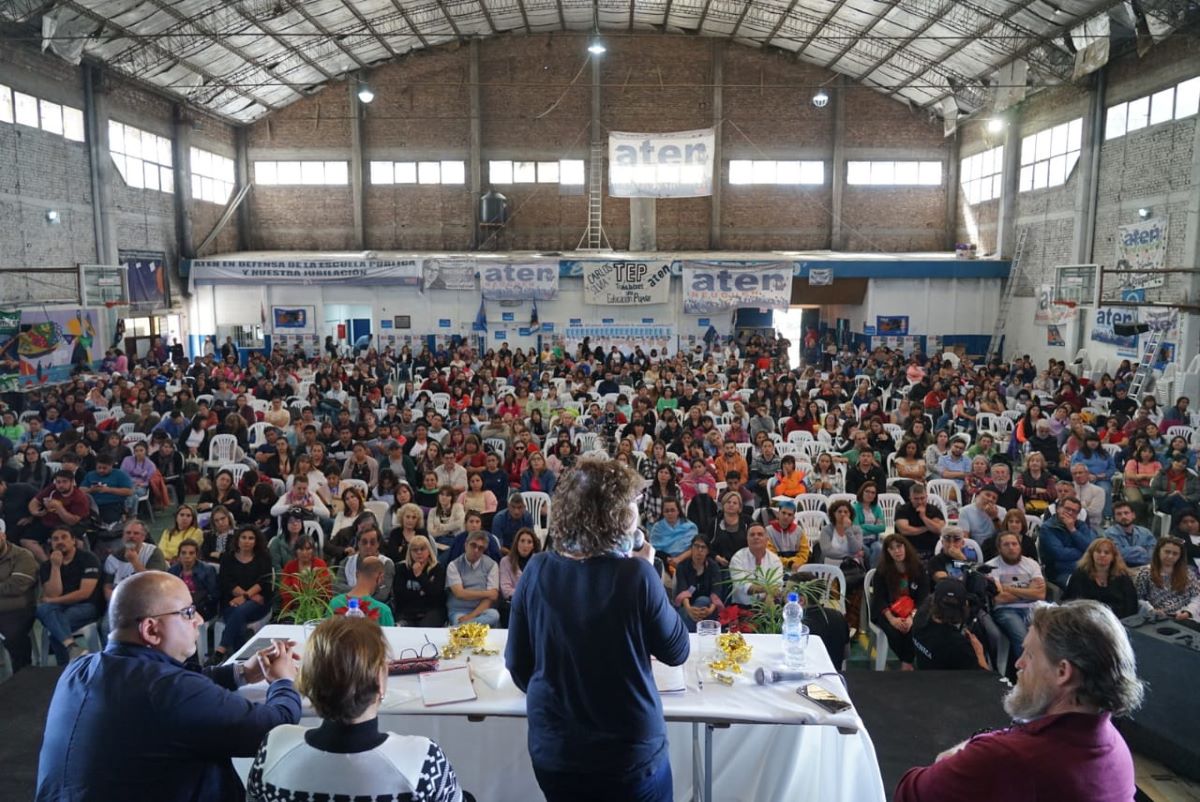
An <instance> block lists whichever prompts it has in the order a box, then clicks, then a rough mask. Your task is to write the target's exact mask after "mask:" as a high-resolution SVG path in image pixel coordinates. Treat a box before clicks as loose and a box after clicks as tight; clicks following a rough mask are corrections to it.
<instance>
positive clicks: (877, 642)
mask: <svg viewBox="0 0 1200 802" xmlns="http://www.w3.org/2000/svg"><path fill="white" fill-rule="evenodd" d="M874 579H875V569H874V568H872V569H871V570H870V571H867V577H866V579H865V580H864V583H865V584H864V585H863V601H862V615H860V616H859V621H860V622H866V624H867V629H866V632H867V653H868V654H869V653H870V652H871V650H872V649H874V650H875V657H874V668H875V670H876V671H883V670H884V668H886V667H887V658H888V639H887V634H886V633H885V632H884V631H883V628H882V627H880V626H878V625H877V624H876V623H875V622H874V621H872V620H871V603H872V602H873V601H874V598H873V596H874V594H873V593H872V592H871V588H872V582H873V581H874ZM859 629H862V627H861V626H860V627H859Z"/></svg>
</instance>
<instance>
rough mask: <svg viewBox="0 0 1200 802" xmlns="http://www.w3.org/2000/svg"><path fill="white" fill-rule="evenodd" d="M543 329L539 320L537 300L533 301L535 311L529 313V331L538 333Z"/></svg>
mask: <svg viewBox="0 0 1200 802" xmlns="http://www.w3.org/2000/svg"><path fill="white" fill-rule="evenodd" d="M541 330H542V324H541V322H540V321H538V311H537V301H534V302H533V311H532V312H530V313H529V333H530V334H537V333H538V332H539V331H541Z"/></svg>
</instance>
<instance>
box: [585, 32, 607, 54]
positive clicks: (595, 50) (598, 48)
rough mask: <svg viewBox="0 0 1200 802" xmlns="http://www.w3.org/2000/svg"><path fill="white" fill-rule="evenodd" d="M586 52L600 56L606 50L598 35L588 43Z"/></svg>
mask: <svg viewBox="0 0 1200 802" xmlns="http://www.w3.org/2000/svg"><path fill="white" fill-rule="evenodd" d="M588 52H589V53H591V54H592V55H593V56H602V55H604V54H605V53H607V52H608V48H607V47H605V46H604V42H603V41H601V39H600V37H599V36H596V37H593V38H592V41H591V42H589V43H588Z"/></svg>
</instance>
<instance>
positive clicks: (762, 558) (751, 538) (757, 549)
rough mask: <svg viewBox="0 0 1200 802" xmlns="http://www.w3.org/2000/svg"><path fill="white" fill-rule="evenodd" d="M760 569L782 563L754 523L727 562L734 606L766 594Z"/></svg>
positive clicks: (760, 525) (748, 602)
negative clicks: (755, 578)
mask: <svg viewBox="0 0 1200 802" xmlns="http://www.w3.org/2000/svg"><path fill="white" fill-rule="evenodd" d="M760 568H761V569H762V570H763V572H766V571H770V570H771V569H776V570H778V571H779V572H780V573H781V574H782V572H783V562H782V561H781V560H780V559H779V555H778V554H776V553H775V552H773V551H770V550H769V549H767V529H766V527H764V526H763V525H762V524H760V523H757V522H756V523H752V524H750V528H749V529H747V530H746V548H744V549H739V550H738V551H737V553H736V554H734V555H733V557H732V558H731V559H730V560H729V576H730V579H731V580H732V581H733V596H732V600H733V603H734V604H740V605H745V606H749V605H751V604H754V602H755V601H757V600H759V599H761V598H763V596H764V595H765V594H766V589H765V588H764V587H762V585H759V584H758V583H756V582H754V581H752V577H753V576H754V572H755V571H756V570H757V569H760ZM448 582H449V580H447V583H448Z"/></svg>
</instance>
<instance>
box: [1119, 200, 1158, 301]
mask: <svg viewBox="0 0 1200 802" xmlns="http://www.w3.org/2000/svg"><path fill="white" fill-rule="evenodd" d="M1166 262H1167V220H1166V218H1162V219H1159V220H1145V221H1143V222H1141V223H1131V224H1129V225H1127V226H1121V227H1119V228H1118V229H1117V269H1118V270H1131V271H1135V272H1131V273H1118V274H1117V284H1118V286H1119V287H1120V288H1121V289H1132V290H1143V289H1151V288H1153V287H1161V286H1162V285H1163V283H1164V282H1165V281H1166V278H1165V277H1164V276H1163V275H1162V274H1161V273H1160V274H1158V275H1153V271H1155V270H1162V269H1163V268H1164V267H1166Z"/></svg>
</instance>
